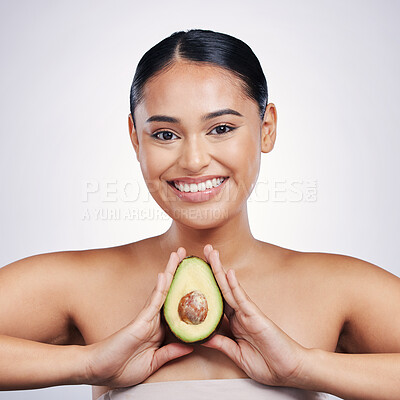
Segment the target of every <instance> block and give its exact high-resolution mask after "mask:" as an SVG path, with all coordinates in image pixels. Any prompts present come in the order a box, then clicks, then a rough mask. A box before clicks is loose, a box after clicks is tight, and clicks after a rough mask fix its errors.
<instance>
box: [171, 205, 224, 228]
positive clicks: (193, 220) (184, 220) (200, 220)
mask: <svg viewBox="0 0 400 400" xmlns="http://www.w3.org/2000/svg"><path fill="white" fill-rule="evenodd" d="M168 214H169V216H170V217H171V218H172V219H173V220H174V221H175V222H178V223H180V224H183V225H185V226H188V227H190V228H193V229H211V228H217V227H219V226H221V225H223V224H224V223H225V222H226V221H227V220H228V219H229V213H228V210H220V209H204V210H202V209H199V208H192V209H176V210H173V211H172V212H171V213H168Z"/></svg>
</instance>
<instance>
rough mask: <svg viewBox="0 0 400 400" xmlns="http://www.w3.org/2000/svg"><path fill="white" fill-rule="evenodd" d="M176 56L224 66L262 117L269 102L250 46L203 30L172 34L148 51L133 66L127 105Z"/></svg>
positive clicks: (137, 100) (133, 102)
mask: <svg viewBox="0 0 400 400" xmlns="http://www.w3.org/2000/svg"><path fill="white" fill-rule="evenodd" d="M178 59H183V60H188V61H194V62H206V63H211V64H214V65H216V66H219V67H222V68H225V69H227V70H229V71H230V72H232V73H234V74H235V75H236V76H237V77H239V78H240V79H241V80H242V82H243V83H244V86H243V87H244V90H245V93H246V95H247V96H248V97H249V98H251V99H253V100H255V101H256V102H257V104H258V107H259V111H260V118H261V119H262V118H263V116H264V113H265V108H266V106H267V104H268V89H267V81H266V79H265V76H264V73H263V70H262V68H261V65H260V62H259V61H258V58H257V57H256V55H255V54H254V53H253V51H252V50H251V48H250V47H249V46H248V45H247V44H246V43H244V42H243V41H241V40H240V39H237V38H235V37H233V36H230V35H227V34H225V33H219V32H214V31H210V30H203V29H191V30H187V31H186V32H185V31H179V32H175V33H173V34H172V35H171V36H169V37H167V38H165V39H163V40H162V41H161V42H159V43H157V44H156V45H155V46H153V47H152V48H151V49H150V50H148V51H147V52H146V53H145V54H144V55H143V57H142V58H141V60H140V61H139V64H138V66H137V68H136V72H135V76H134V78H133V83H132V87H131V94H130V105H131V114H132V119H133V123H134V124H135V119H134V115H133V113H134V111H135V108H136V106H137V105H138V104H139V103H140V102H141V101H142V99H143V87H144V85H145V83H146V82H147V81H148V80H149V79H150V78H152V77H153V76H155V75H156V74H157V73H160V72H162V71H164V70H165V69H167V68H169V67H171V66H172V65H173V63H174V62H175V61H177V60H178Z"/></svg>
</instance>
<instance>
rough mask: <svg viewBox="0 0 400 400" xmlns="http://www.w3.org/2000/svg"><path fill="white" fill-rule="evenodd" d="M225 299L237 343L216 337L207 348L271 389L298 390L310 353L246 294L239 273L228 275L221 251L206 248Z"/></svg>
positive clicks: (226, 312)
mask: <svg viewBox="0 0 400 400" xmlns="http://www.w3.org/2000/svg"><path fill="white" fill-rule="evenodd" d="M204 255H205V256H206V258H207V261H208V262H209V263H210V265H211V267H212V269H213V272H214V275H215V278H216V280H217V282H218V285H219V287H220V289H221V292H222V295H223V297H224V299H225V303H226V304H225V307H226V308H225V314H226V316H227V317H228V319H229V323H230V329H231V331H232V334H233V335H234V338H235V340H232V339H230V338H228V337H226V336H223V335H219V334H216V335H214V336H213V337H212V338H211V339H210V340H208V341H207V342H205V343H204V344H203V346H206V347H211V348H214V349H218V350H220V351H222V352H223V353H224V354H226V355H227V356H228V357H229V358H231V359H232V360H233V361H234V362H235V364H236V365H237V366H238V367H239V368H241V369H242V370H243V371H244V372H245V373H246V374H247V375H248V376H249V377H250V378H252V379H254V380H256V381H258V382H260V383H263V384H266V385H271V386H296V381H297V380H298V379H299V378H300V374H301V371H302V366H303V363H304V361H305V358H306V356H307V349H306V348H305V347H303V346H301V345H300V344H299V343H297V342H296V341H295V340H293V339H292V338H290V337H289V336H288V335H287V334H286V333H285V332H283V331H282V330H281V329H280V328H279V327H278V326H277V325H276V324H274V322H272V321H271V320H270V319H269V318H267V317H266V316H265V315H264V314H263V312H262V311H261V310H260V309H259V308H258V307H257V306H256V304H255V303H254V302H253V301H252V300H251V299H250V298H249V296H248V295H247V294H246V293H245V291H244V290H243V288H242V287H241V285H240V284H239V282H238V280H237V278H236V275H235V271H234V270H232V269H230V270H228V272H226V271H225V270H224V268H223V266H222V264H221V261H220V259H219V253H218V251H217V250H213V248H212V246H211V245H206V246H205V247H204Z"/></svg>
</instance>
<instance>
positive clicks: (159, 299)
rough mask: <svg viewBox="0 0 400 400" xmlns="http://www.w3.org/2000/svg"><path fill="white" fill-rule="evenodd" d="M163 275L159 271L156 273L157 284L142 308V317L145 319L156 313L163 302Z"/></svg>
mask: <svg viewBox="0 0 400 400" xmlns="http://www.w3.org/2000/svg"><path fill="white" fill-rule="evenodd" d="M165 281H166V278H165V275H164V274H163V273H161V272H159V273H158V275H157V284H156V286H155V288H154V289H153V291H152V293H151V295H150V296H149V297H148V299H147V302H146V305H145V307H144V309H143V310H142V313H143V314H142V317H143V318H145V320H147V321H151V320H152V319H153V318H154V317H155V316H156V315H158V313H159V312H160V309H161V307H162V305H163V303H164V300H163V298H164V294H163V292H164V287H165Z"/></svg>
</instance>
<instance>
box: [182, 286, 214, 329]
mask: <svg viewBox="0 0 400 400" xmlns="http://www.w3.org/2000/svg"><path fill="white" fill-rule="evenodd" d="M207 313H208V304H207V299H206V297H205V296H204V294H203V293H201V292H199V291H198V290H193V291H192V292H190V293H187V294H186V295H185V296H183V297H182V298H181V301H180V302H179V305H178V314H179V317H180V319H181V320H182V321H183V322H186V323H187V324H191V325H199V324H201V323H202V322H203V321H204V320H205V319H206V317H207Z"/></svg>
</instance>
